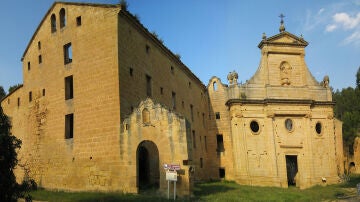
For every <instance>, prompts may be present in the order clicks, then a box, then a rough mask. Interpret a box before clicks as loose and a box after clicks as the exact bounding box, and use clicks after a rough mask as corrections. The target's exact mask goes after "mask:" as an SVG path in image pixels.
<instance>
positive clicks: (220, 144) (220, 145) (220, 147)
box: [216, 134, 225, 152]
mask: <svg viewBox="0 0 360 202" xmlns="http://www.w3.org/2000/svg"><path fill="white" fill-rule="evenodd" d="M216 142H217V148H216V151H217V152H223V151H225V148H224V140H223V135H221V134H217V135H216Z"/></svg>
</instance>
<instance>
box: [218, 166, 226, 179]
mask: <svg viewBox="0 0 360 202" xmlns="http://www.w3.org/2000/svg"><path fill="white" fill-rule="evenodd" d="M219 177H220V178H225V168H219Z"/></svg>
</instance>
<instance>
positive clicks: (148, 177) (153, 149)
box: [136, 140, 160, 190]
mask: <svg viewBox="0 0 360 202" xmlns="http://www.w3.org/2000/svg"><path fill="white" fill-rule="evenodd" d="M136 156H137V185H138V188H139V190H145V189H158V188H159V182H160V170H159V151H158V149H157V146H156V145H155V143H153V142H151V141H148V140H145V141H143V142H141V143H140V144H139V146H138V148H137V152H136Z"/></svg>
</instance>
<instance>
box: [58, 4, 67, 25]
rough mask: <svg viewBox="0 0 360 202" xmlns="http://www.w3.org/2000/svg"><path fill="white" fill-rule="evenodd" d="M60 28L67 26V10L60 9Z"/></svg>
mask: <svg viewBox="0 0 360 202" xmlns="http://www.w3.org/2000/svg"><path fill="white" fill-rule="evenodd" d="M59 15H60V28H63V27H65V26H66V16H65V9H64V8H62V9H60V13H59Z"/></svg>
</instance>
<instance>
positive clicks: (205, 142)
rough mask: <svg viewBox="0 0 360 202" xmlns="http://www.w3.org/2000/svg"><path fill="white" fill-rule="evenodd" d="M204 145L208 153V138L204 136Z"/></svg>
mask: <svg viewBox="0 0 360 202" xmlns="http://www.w3.org/2000/svg"><path fill="white" fill-rule="evenodd" d="M204 144H205V151H207V140H206V136H204Z"/></svg>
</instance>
